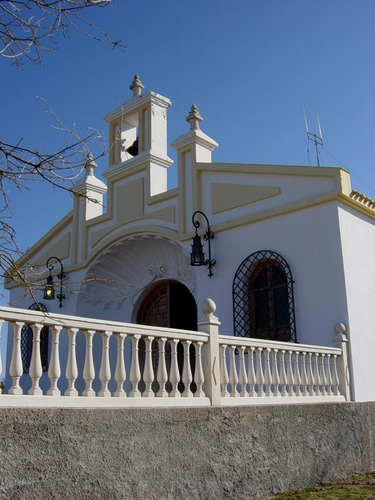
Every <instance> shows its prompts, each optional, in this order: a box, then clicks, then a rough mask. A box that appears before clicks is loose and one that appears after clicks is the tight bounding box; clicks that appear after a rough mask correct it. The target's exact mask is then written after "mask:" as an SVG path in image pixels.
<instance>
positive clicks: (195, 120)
mask: <svg viewBox="0 0 375 500" xmlns="http://www.w3.org/2000/svg"><path fill="white" fill-rule="evenodd" d="M186 121H187V122H189V123H190V130H199V122H201V121H203V118H202V117H201V115H200V114H199V111H198V108H197V106H196V105H195V104H193V105H192V107H191V110H190V113H189V114H188V116H187V117H186Z"/></svg>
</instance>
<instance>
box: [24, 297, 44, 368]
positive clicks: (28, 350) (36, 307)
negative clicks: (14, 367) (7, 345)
mask: <svg viewBox="0 0 375 500" xmlns="http://www.w3.org/2000/svg"><path fill="white" fill-rule="evenodd" d="M29 309H30V310H31V311H43V312H47V309H46V307H45V306H44V305H43V304H40V303H38V302H34V304H31V306H30V307H29ZM48 340H49V328H48V326H44V327H43V328H42V330H41V332H40V359H41V362H42V369H43V371H44V372H46V371H47V370H48ZM32 352H33V330H32V328H31V326H29V325H23V327H22V331H21V356H22V366H23V372H24V373H29V369H30V362H31V354H32Z"/></svg>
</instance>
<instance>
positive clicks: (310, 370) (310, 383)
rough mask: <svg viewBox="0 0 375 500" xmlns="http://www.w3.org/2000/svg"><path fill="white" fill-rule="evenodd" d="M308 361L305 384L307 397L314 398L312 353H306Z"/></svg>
mask: <svg viewBox="0 0 375 500" xmlns="http://www.w3.org/2000/svg"><path fill="white" fill-rule="evenodd" d="M308 356H309V360H308V365H307V383H308V386H309V396H314V372H313V357H312V352H309V353H308Z"/></svg>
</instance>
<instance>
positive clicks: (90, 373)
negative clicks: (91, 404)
mask: <svg viewBox="0 0 375 500" xmlns="http://www.w3.org/2000/svg"><path fill="white" fill-rule="evenodd" d="M84 334H85V338H86V354H85V364H84V366H83V380H84V381H85V382H86V387H85V390H84V391H83V392H82V396H87V397H93V396H95V391H94V389H93V388H92V383H93V381H94V378H95V367H94V359H93V352H92V349H93V345H92V340H93V337H94V335H95V330H86V331H85V332H84Z"/></svg>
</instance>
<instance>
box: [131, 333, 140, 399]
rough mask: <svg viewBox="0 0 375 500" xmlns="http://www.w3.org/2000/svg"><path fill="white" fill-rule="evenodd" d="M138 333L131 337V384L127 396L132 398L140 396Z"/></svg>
mask: <svg viewBox="0 0 375 500" xmlns="http://www.w3.org/2000/svg"><path fill="white" fill-rule="evenodd" d="M140 338H141V336H140V335H133V337H132V362H131V367H130V382H131V384H132V388H131V391H130V393H129V396H130V397H132V398H136V397H140V396H141V393H140V391H139V389H138V384H139V381H140V380H141V371H140V369H139V357H138V344H139V339H140Z"/></svg>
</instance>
